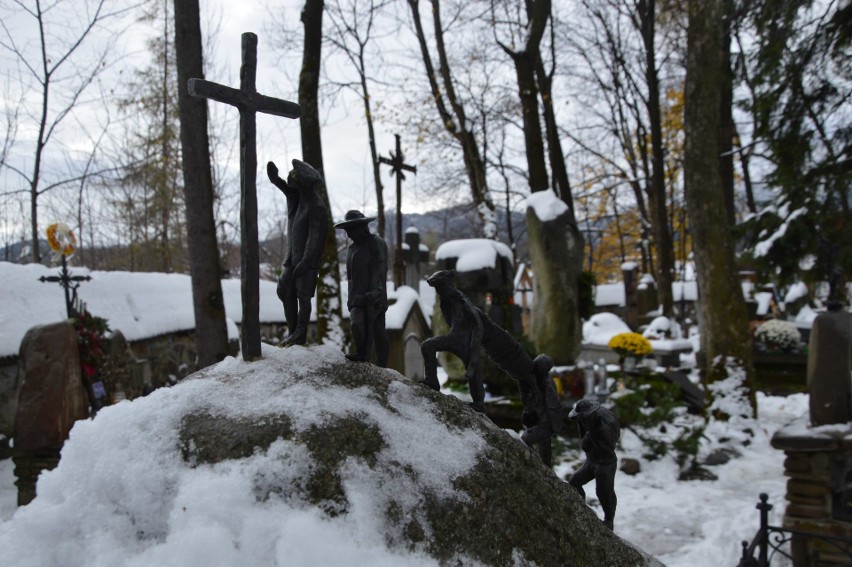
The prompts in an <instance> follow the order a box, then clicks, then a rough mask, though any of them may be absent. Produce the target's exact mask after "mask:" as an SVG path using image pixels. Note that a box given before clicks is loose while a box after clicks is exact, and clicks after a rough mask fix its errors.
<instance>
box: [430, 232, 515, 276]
mask: <svg viewBox="0 0 852 567" xmlns="http://www.w3.org/2000/svg"><path fill="white" fill-rule="evenodd" d="M498 256H502V257H503V258H506V259H507V260H508V261H509V263H511V262H512V260H513V256H512V250H511V249H510V248H509V247H508V246H506V245H505V244H504V243H502V242H497V241H496V240H491V239H488V238H469V239H464V240H449V241H447V242H444V243H443V244H441V245H440V246H439V247H438V250H437V251H436V252H435V260H436V261H439V260H446V259H448V258H458V261H457V262H456V268H455V269H456V271H457V272H472V271H474V270H482V269H486V268H496V267H497V257H498Z"/></svg>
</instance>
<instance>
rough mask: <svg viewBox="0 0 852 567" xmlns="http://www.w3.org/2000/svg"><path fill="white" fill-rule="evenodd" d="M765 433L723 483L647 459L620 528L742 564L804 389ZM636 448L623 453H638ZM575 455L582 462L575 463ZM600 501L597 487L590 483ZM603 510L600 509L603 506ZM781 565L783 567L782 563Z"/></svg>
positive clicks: (8, 500)
mask: <svg viewBox="0 0 852 567" xmlns="http://www.w3.org/2000/svg"><path fill="white" fill-rule="evenodd" d="M759 411H760V420H759V422H758V423H759V427H760V431H758V432H757V433H756V435H755V437H754V439H753V442H752V443H751V444H750V446H748V447H741V448H740V451H741V453H742V454H741V456H740V457H739V458H737V459H734V460H732V461H730V462H728V463H727V464H724V465H721V466H717V467H713V469H712V470H713V472H714V473H715V474H716V475H717V476H718V477H719V479H718V480H716V481H703V482H702V481H691V482H678V481H677V480H676V478H677V475H678V471H677V466H676V465H675V463H674V462H673V461H672V460H671V459H664V460H661V461H654V462H647V461H643V462H642V472H641V473H640V474H638V475H636V476H632V477H631V476H627V475H625V474H623V473H621V472H619V473H618V476H617V478H616V491H617V494H618V510H617V513H616V519H615V531H616V533H618V534H619V535H620V536H621V537H623V538H625V539H627V540H630V541H632V542H633V543H635V544H637V545H638V546H639V547H641V548H642V549H644V550H645V551H647V552H649V553H651V554H653V555H654V556H656V557H657V558H659V559H660V560H661V561H662V562H663V563H665V564H666V565H668V566H670V567H678V566H683V567H687V566H688V567H703V566H707V567H711V566H712V567H720V566H725V565H729V566H731V567H733V566H734V565H736V564H737V561H738V559H739V553H740V541H741V540H743V539H751V537H752V536H753V534H754V532H755V531H756V530H757V523H758V516H757V511H756V510H755V507H754V506H755V504H756V502H757V497H758V494H759V493H760V492H766V493H768V494H769V501H770V503H772V504H774V505H775V509H774V510H773V511H772V512H771V513H770V522H771V523H773V524H776V525H777V524H780V521H781V516H782V515H783V511H784V506H785V500H784V490H785V480H784V477H783V458H784V454H783V453H782V452H780V451H776V450H775V449H772V448H771V447H770V445H769V440H770V439H771V437H772V434H773V433H774V432H775V431H776V430H777V429H778V428H780V427H782V426H783V425H785V424H786V423H787V422H789V421H791V420H792V419H793V418H795V417H798V416H800V415H804V414H805V413H806V412H807V397H806V396H805V395H803V394H798V395H794V396H790V397H787V398H782V397H767V396H763V395H760V396H759ZM626 443H627V445H628V447H627V448H626V449H625V451H622V456H635V457H638V456H639V455H626V454H624V452H630V451H631V449H630V448H629V445H630V443H629V440H628V441H627V442H626ZM566 457H567V460H566V461H564V462H563V463H562V464H560V465H558V466H557V468H556V472H557V474H559V475H560V476H561V477H564V476H565V475H566V474H568V473H569V472H570V471H571V470H572V469H573V466H574V465H576V457H577V456H576V455H566ZM572 460H573V461H574V462H572ZM13 481H14V476H13V465H12V462H11V461H10V460H6V461H0V524H2V523H3V522H6V521H8V520H9V519H10V518H11V517H12V515H13V514H14V512H15V502H16V490H15V487H14V484H13ZM587 494H588V495H589V501H590V503H592V504H593V505H594V503H595V501H594V498H593V495H594V488H593V486H592V485H588V486H587ZM597 510H598V512H599V513H600V509H599V508H597ZM773 567H783V564H782V562H781V561H780V560H778V559H776V561H774V562H773Z"/></svg>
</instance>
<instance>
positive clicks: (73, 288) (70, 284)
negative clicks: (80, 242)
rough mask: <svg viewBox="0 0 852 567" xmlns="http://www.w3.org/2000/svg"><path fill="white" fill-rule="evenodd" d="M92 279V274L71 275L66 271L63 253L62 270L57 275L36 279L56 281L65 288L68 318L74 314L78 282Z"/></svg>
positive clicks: (66, 266)
mask: <svg viewBox="0 0 852 567" xmlns="http://www.w3.org/2000/svg"><path fill="white" fill-rule="evenodd" d="M91 279H92V276H72V275H71V272H69V271H68V262H67V261H66V260H65V254H62V270H61V271H60V272H59V275H58V276H41V277H40V278H39V279H38V281H40V282H42V283H44V282H52V283H53V282H57V283H59V285H60V286H61V287H62V289H63V290H65V312H66V313H67V314H68V318H69V319H70V318H71V317H72V316H73V315H74V311H75V308H74V303H75V302H76V301H77V288H78V287H80V282H87V281H89V280H91Z"/></svg>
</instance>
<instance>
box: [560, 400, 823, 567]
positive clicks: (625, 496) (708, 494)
mask: <svg viewBox="0 0 852 567" xmlns="http://www.w3.org/2000/svg"><path fill="white" fill-rule="evenodd" d="M757 401H758V415H759V416H760V418H759V420H757V421H756V422H753V425H754V431H755V434H754V436H753V437H752V438H751V439H750V443H749V444H748V445H745V444H738V445H737V446H736V450H737V452H738V453H739V456H738V457H735V458H733V459H731V460H730V461H729V462H728V463H726V464H723V465H719V466H715V467H710V468H711V471H712V472H713V473H714V474H715V475H717V476H718V480H715V481H697V480H696V481H678V480H676V479H677V476H678V473H679V469H678V465H677V463H675V462H674V460H673V459H671V458H663V459H660V460H656V461H648V460H646V459H643V458H641V454H642V453H643V451H644V448H643V447H642V445H641V442H640V441H639V440H638V438H637V437H636V435H635V434H633V433H632V432H630V431H629V430H624V431H622V437H621V442H620V449H619V451H618V454H619V457H620V458H624V457H631V458H636V459H639V461H640V464H641V472H640V473H639V474H637V475H635V476H629V475H626V474H624V473H622V472H621V471H619V472H618V473H616V478H615V490H616V494H617V496H618V508H617V510H616V514H615V533H616V534H618V535H619V536H621V537H622V538H624V539H626V540H628V541H631V542H633V543H634V544H636V545H637V546H638V547H641V548H642V549H643V550H644V551H647V552H648V553H650V554H651V555H654V556H655V557H656V558H657V559H659V560H660V561H662V562H663V563H664V564H665V565H667V566H668V567H719V566H720V565H737V563H738V562H739V558H740V553H741V547H740V542H741V541H742V540H749V541H750V540H751V538H752V537H754V534H755V532H756V531H757V528H758V525H759V518H758V512H757V510H755V505H756V504H757V502H758V495H759V494H760V493H761V492H765V493H767V494H768V495H769V503H770V504H773V506H774V507H773V509H772V511H771V512H770V513H769V521H770V523H771V524H772V525H776V526H777V525H781V523H782V517H783V514H784V509H785V505H786V501H785V492H786V478H785V477H784V452H783V451H778V450H776V449H773V448H772V447H771V446H770V440H771V439H772V435H773V434H774V433H775V431H777V430H778V429H780V428H782V427H784V426H785V425H786V424H787V423H789V422H790V421H792V420H794V419H797V418H800V417H801V416H802V415H807V412H808V397H807V395H805V394H795V395H792V396H789V397H786V398H785V397H775V396H766V395H764V394H763V393H760V392H759V393H758V395H757ZM714 427H716V426H715V425H714ZM719 427H720V428H721V427H722V426H721V425H720V426H719ZM730 433H731V432H730V431H724V432H722V434H730ZM719 434H720V432H719V431H715V432H714V431H711V432H709V433H708V437H710V436H713V438H718V435H719ZM705 441H706V440H705ZM714 448H716V445H714V444H712V443H709V442H707V444H706V445H705V446H703V447H702V450H701V453H700V454H707V453H708V452H709V451H711V450H713V449H714ZM577 465H579V462H571V461H567V462H564V463H562V464H560V465H558V466H557V467H556V473H557V474H558V475H559V476H560V477H563V478H564V477H565V476H566V475H567V474H570V473H571V472H572V471H573V470H574V467H575V466H577ZM591 486H592V485H588V486H587V494H589V498H588V500H589V501H590V502H591V503H593V504H594V502H595V501H594V499H593V498H591V494H592V492H593V489H592V490H589V488H590V487H591ZM594 509H595V511H596V512H597V513H598V515H599V516H600V517H603V512H602V511H601V509H600V507H599V506H598V507H594ZM772 565H773V567H789V564H788V563H785V562H784V561H783V560H782V558H779V557H777V556H776V558H775V559H773V562H772Z"/></svg>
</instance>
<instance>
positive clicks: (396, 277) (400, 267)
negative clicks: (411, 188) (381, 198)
mask: <svg viewBox="0 0 852 567" xmlns="http://www.w3.org/2000/svg"><path fill="white" fill-rule="evenodd" d="M394 136H395V137H396V153H395V154H394V153H393V152H391V153H390V156H391V157H390V159H388V158H386V157H379V163H384V164H387V165H389V166H391V175H396V252H395V253H394V260H393V283H394V285H395V286H396V287H399V286H401V285H403V282H404V281H405V263H404V262H403V258H402V180H403V179H405V173H403V171H410V172H412V173H414V174H415V175H416V174H417V166H414V165H408V164H407V163H405V156H404V155H403V154H402V146H401V144H400V141H399V134H394Z"/></svg>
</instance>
